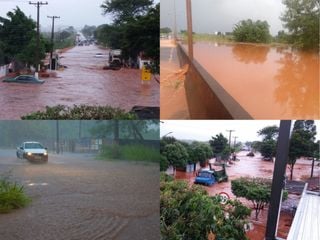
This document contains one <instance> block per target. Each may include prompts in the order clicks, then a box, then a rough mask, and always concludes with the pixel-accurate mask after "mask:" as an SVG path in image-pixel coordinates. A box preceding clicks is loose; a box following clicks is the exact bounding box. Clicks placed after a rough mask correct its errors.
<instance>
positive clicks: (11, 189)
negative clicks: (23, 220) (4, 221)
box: [0, 178, 31, 213]
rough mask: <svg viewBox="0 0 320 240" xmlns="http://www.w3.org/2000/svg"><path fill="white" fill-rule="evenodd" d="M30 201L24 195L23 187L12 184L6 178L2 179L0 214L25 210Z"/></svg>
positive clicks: (0, 180)
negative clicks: (19, 209)
mask: <svg viewBox="0 0 320 240" xmlns="http://www.w3.org/2000/svg"><path fill="white" fill-rule="evenodd" d="M30 201H31V200H30V198H28V197H27V196H26V195H25V193H24V189H23V186H20V185H19V184H17V183H12V182H10V181H9V180H8V179H6V178H0V213H8V212H10V211H11V210H13V209H17V208H23V207H25V206H26V205H27V204H28V203H29V202H30Z"/></svg>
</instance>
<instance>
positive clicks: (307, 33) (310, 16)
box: [280, 0, 320, 50]
mask: <svg viewBox="0 0 320 240" xmlns="http://www.w3.org/2000/svg"><path fill="white" fill-rule="evenodd" d="M282 2H283V4H284V5H286V7H287V9H286V10H285V12H284V13H283V14H282V16H281V17H280V19H281V20H282V21H283V22H284V27H285V28H287V29H288V31H289V33H288V35H289V41H290V42H291V43H293V44H294V46H296V47H298V48H303V49H315V50H318V49H319V17H320V11H319V5H320V1H319V0H283V1H282Z"/></svg>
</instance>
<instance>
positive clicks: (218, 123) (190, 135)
mask: <svg viewBox="0 0 320 240" xmlns="http://www.w3.org/2000/svg"><path fill="white" fill-rule="evenodd" d="M161 1H162V0H161ZM162 122H163V123H160V136H161V137H162V136H164V135H166V134H167V133H169V132H172V133H170V134H168V136H174V137H175V138H177V139H189V140H198V141H208V140H210V139H211V137H212V136H215V135H217V134H219V133H222V134H223V135H224V136H225V137H226V138H228V139H229V132H227V131H226V130H235V131H234V132H232V133H231V136H237V137H238V138H237V140H236V141H237V142H238V141H241V142H246V141H254V140H261V138H260V137H259V136H258V135H257V132H258V131H259V130H260V129H262V128H264V127H266V126H272V125H276V126H279V125H280V121H279V120H276V121H274V120H178V121H177V120H167V121H162ZM293 123H294V121H292V122H291V126H293ZM316 126H317V131H318V132H319V131H320V121H316ZM317 139H319V133H318V134H317ZM233 140H234V139H233V137H232V142H233Z"/></svg>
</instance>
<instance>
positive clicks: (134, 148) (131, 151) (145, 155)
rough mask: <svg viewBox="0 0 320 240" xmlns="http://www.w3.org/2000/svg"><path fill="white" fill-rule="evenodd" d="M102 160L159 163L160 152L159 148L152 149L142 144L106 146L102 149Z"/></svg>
mask: <svg viewBox="0 0 320 240" xmlns="http://www.w3.org/2000/svg"><path fill="white" fill-rule="evenodd" d="M100 158H103V159H121V160H132V161H146V162H159V161H160V152H159V149H157V148H152V147H148V146H144V145H141V144H134V145H123V146H121V145H118V144H113V145H107V146H104V147H103V148H102V150H101V153H100Z"/></svg>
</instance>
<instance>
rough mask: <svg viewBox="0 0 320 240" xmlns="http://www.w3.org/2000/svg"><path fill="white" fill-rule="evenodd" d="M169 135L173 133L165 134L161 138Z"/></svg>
mask: <svg viewBox="0 0 320 240" xmlns="http://www.w3.org/2000/svg"><path fill="white" fill-rule="evenodd" d="M171 133H173V132H168V133H167V134H165V135H163V136H162V137H163V138H164V137H165V136H167V135H169V134H171Z"/></svg>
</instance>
